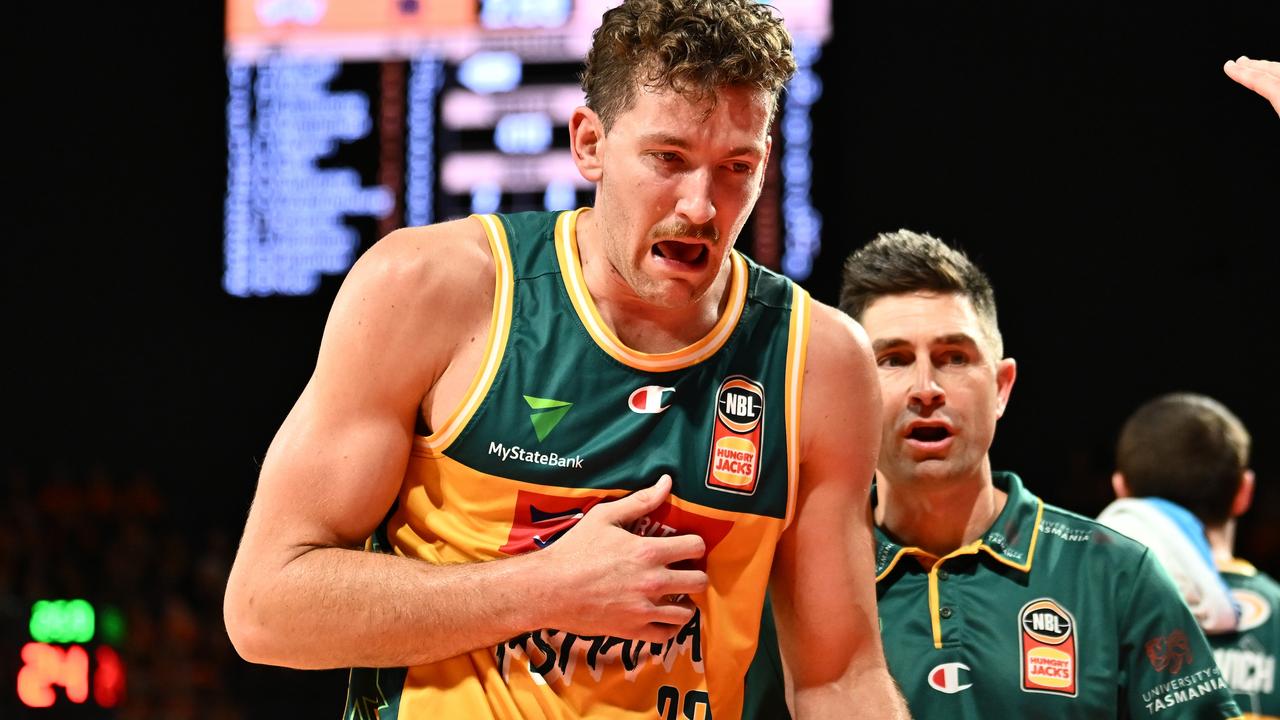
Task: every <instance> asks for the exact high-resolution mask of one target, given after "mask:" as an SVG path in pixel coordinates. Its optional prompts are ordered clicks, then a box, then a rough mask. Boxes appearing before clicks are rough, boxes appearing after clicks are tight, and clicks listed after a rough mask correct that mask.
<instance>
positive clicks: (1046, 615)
mask: <svg viewBox="0 0 1280 720" xmlns="http://www.w3.org/2000/svg"><path fill="white" fill-rule="evenodd" d="M1018 625H1019V630H1020V633H1019V635H1020V637H1021V646H1022V647H1021V655H1022V657H1021V663H1020V665H1021V668H1022V690H1023V692H1037V693H1049V694H1054V695H1067V696H1069V697H1075V696H1076V694H1077V687H1076V676H1077V673H1078V672H1079V668H1078V666H1077V662H1076V659H1077V654H1078V652H1077V649H1076V620H1075V618H1074V617H1072V616H1071V613H1069V612H1067V609H1066V608H1064V607H1062V606H1061V605H1059V604H1058V603H1057V602H1055V601H1054V600H1052V599H1050V598H1039V599H1038V600H1032V601H1031V602H1029V603H1027V604H1026V605H1023V606H1022V611H1021V612H1019V613H1018Z"/></svg>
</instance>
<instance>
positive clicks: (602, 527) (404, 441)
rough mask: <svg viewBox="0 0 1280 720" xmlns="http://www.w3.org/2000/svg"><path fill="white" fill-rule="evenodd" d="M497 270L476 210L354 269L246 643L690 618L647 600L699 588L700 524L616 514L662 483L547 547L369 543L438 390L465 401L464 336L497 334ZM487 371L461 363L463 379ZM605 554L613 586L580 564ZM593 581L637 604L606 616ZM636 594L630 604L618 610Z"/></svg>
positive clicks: (411, 657) (657, 624) (385, 640)
mask: <svg viewBox="0 0 1280 720" xmlns="http://www.w3.org/2000/svg"><path fill="white" fill-rule="evenodd" d="M493 283H494V271H493V266H492V260H491V259H490V257H489V251H488V247H487V244H486V240H485V239H484V235H483V231H482V230H481V227H480V225H479V224H478V222H476V221H474V220H466V221H460V222H458V223H450V224H448V225H443V226H437V227H432V228H418V229H414V230H410V231H400V232H398V233H394V234H392V235H390V236H388V237H387V238H385V239H384V240H382V241H381V242H379V243H378V244H377V245H375V246H374V247H373V248H372V249H370V250H369V252H367V253H366V254H365V256H364V257H363V258H361V260H360V261H359V262H358V263H357V264H356V266H355V267H354V268H353V269H352V271H351V273H350V274H349V276H348V278H347V280H346V281H345V283H344V284H343V288H342V290H341V291H340V292H339V293H338V297H337V299H336V300H335V301H334V306H333V309H332V311H331V313H330V316H329V321H328V324H327V326H326V328H325V333H324V339H323V340H322V342H321V347H320V354H319V358H318V360H317V363H316V369H315V373H314V374H313V376H312V377H311V380H310V382H308V384H307V386H306V389H305V390H303V392H302V396H301V397H300V398H299V399H298V402H297V404H296V405H295V406H294V408H293V410H292V411H291V412H290V413H289V416H288V417H287V418H286V420H285V421H284V424H283V425H282V426H281V428H280V430H279V432H278V433H277V435H276V437H275V439H274V440H273V441H272V443H271V448H270V450H269V451H268V452H267V456H266V460H265V462H264V464H263V467H262V474H261V477H260V479H259V483H258V491H257V495H256V496H255V498H254V502H253V507H252V509H251V510H250V512H249V519H248V522H247V524H246V527H245V533H244V537H243V539H242V541H241V545H240V548H239V551H238V553H237V556H236V560H235V563H234V566H233V567H232V570H231V576H230V578H229V581H228V584H227V593H226V598H225V602H224V615H225V619H226V623H227V630H228V633H229V635H230V637H231V639H232V642H233V643H234V644H235V647H236V649H237V650H238V651H239V652H240V654H241V655H242V656H244V657H245V658H246V659H248V660H251V661H254V662H262V663H270V664H278V665H287V666H291V667H298V668H327V667H344V666H368V667H385V666H401V665H416V664H422V663H426V662H432V661H435V660H439V659H442V658H447V657H452V656H454V655H458V654H461V653H464V652H467V651H469V650H473V649H475V648H479V647H485V646H489V645H493V644H496V643H498V642H500V641H502V640H505V639H508V638H510V637H513V636H515V635H518V634H520V633H522V632H526V631H528V630H532V629H535V628H540V627H561V628H564V629H567V630H573V629H574V626H585V628H584V629H586V630H590V631H595V632H609V633H612V634H615V635H621V636H624V637H636V638H639V639H646V640H648V639H654V640H658V641H661V640H665V638H666V636H667V635H669V633H668V632H667V631H666V627H667V624H668V623H672V624H674V623H683V622H684V621H685V620H687V619H688V615H687V612H688V611H687V609H686V608H680V607H657V606H655V605H654V604H653V603H646V602H644V599H645V598H646V597H648V595H647V594H642V591H645V590H651V591H652V592H653V594H654V596H658V597H660V596H661V594H664V593H668V592H696V591H697V590H698V589H699V586H698V583H697V582H696V581H697V580H698V578H692V581H693V585H692V586H691V587H690V589H674V590H673V589H672V588H673V587H674V588H680V587H683V585H681V583H684V584H688V583H689V582H690V580H691V579H690V578H689V577H688V576H687V575H681V576H672V575H670V573H672V572H673V571H670V570H668V569H667V568H666V567H665V565H666V564H668V563H672V562H674V561H675V560H676V559H678V558H679V557H682V556H683V557H694V556H697V555H700V554H701V541H700V540H699V539H697V538H696V537H695V538H662V540H663V541H664V542H663V543H653V542H651V541H653V540H657V539H658V538H646V539H641V538H636V537H635V536H632V535H631V534H630V533H627V532H626V531H625V530H622V529H621V528H619V527H617V526H616V525H617V524H619V523H621V522H623V521H624V520H623V519H620V518H622V516H626V515H630V514H631V513H635V512H639V513H643V512H647V509H649V506H650V504H653V505H654V506H656V504H657V503H660V502H662V500H663V499H664V498H665V493H664V492H663V491H662V488H661V487H660V488H659V489H658V491H657V492H653V491H643V492H641V493H636V494H635V495H632V496H630V497H628V498H626V499H624V500H619V501H616V502H611V503H601V504H600V505H598V506H597V507H596V508H593V509H592V512H590V513H588V515H587V517H586V518H584V519H583V520H582V521H581V522H580V523H579V525H578V527H575V528H574V530H573V531H571V532H569V533H567V534H566V535H565V537H563V538H562V539H561V540H560V541H559V542H558V543H557V544H556V546H554V547H552V548H549V549H548V550H545V551H541V552H538V553H534V554H531V555H525V556H520V557H515V558H508V559H503V560H495V561H492V562H486V563H475V564H459V565H449V566H436V565H431V564H428V563H425V562H421V561H418V560H410V559H406V558H402V557H397V556H390V555H379V554H375V553H366V552H362V551H360V550H358V548H359V547H360V546H361V545H362V544H363V543H364V540H365V538H367V537H368V536H369V535H370V533H371V532H372V531H373V530H374V528H375V527H376V526H377V524H378V523H379V522H380V521H381V520H382V518H383V517H384V516H385V514H386V513H387V511H388V509H389V508H390V507H391V505H392V503H393V501H394V500H395V497H396V494H397V491H398V490H399V487H400V483H401V481H402V479H403V476H404V472H405V467H406V465H407V462H408V457H409V452H410V447H411V444H412V441H413V434H414V428H415V422H416V419H417V415H418V413H419V412H420V407H421V406H422V403H423V398H424V396H427V395H428V394H429V393H431V394H432V398H433V399H432V401H431V403H433V405H432V407H433V408H434V407H435V406H436V405H439V406H441V407H443V408H444V409H443V410H442V411H441V413H440V414H442V415H447V414H448V413H449V411H450V410H452V407H453V405H454V404H456V402H457V398H456V397H452V398H450V397H448V395H449V392H447V391H446V389H444V384H442V383H441V380H440V379H441V377H443V376H444V375H445V374H446V373H447V372H449V371H450V365H451V364H454V363H455V362H457V361H459V358H465V356H464V355H463V353H462V352H461V351H460V349H459V348H462V347H464V346H467V345H469V344H470V341H471V339H472V338H473V337H476V336H477V335H478V336H479V337H480V338H483V337H484V333H485V331H486V330H487V324H488V317H489V313H490V310H491V306H492V299H493ZM477 313H478V315H477ZM460 364H462V365H464V366H465V365H466V362H465V361H463V362H461V363H460ZM452 370H453V371H455V372H456V371H459V368H457V367H455V368H452ZM473 371H474V368H467V367H463V368H461V374H462V384H463V385H464V386H465V385H466V384H467V383H468V382H469V381H470V375H471V373H472V372H473ZM453 394H454V395H456V394H457V393H456V392H454V393H453ZM437 414H438V413H437V412H435V411H434V410H433V411H432V413H431V415H432V417H433V419H434V418H435V417H436V416H437ZM655 500H656V502H655ZM667 541H675V542H667ZM637 542H644V543H645V547H644V548H643V549H642V550H639V551H638V550H637V549H636V548H637V546H636V545H635V543H637ZM584 544H585V545H586V546H587V547H586V548H585V549H584V548H583V547H582V546H583V545H584ZM694 545H697V547H693V546H694ZM637 556H638V558H639V559H638V560H637V559H636V558H637ZM610 559H612V560H613V561H614V562H613V563H612V565H611V566H610V567H608V568H603V569H602V568H600V567H599V565H601V564H602V562H607V561H609V560H610ZM592 572H603V573H604V576H603V577H601V578H600V579H599V582H600V583H606V582H607V583H613V584H614V585H613V586H612V587H606V588H602V589H601V593H602V594H604V593H606V592H607V597H606V598H601V597H592V595H593V591H592V590H593V584H592V582H590V581H587V580H582V579H580V578H582V573H592ZM617 573H626V574H627V577H624V578H621V579H620V578H618V577H617V575H616V574H617ZM637 573H638V576H636V574H637ZM632 576H635V577H636V580H632ZM588 577H589V576H588ZM553 578H554V579H555V581H553V580H552V579H553ZM618 583H622V585H621V586H619V585H618ZM632 583H637V584H632ZM566 586H568V587H575V594H574V596H573V597H572V598H569V599H567V600H566V599H565V598H561V597H556V598H552V597H549V595H548V594H549V593H551V592H555V590H554V588H556V587H566ZM628 587H630V588H632V589H633V591H632V592H627V588H628ZM637 587H639V588H640V589H638V590H637V589H635V588H637ZM579 598H581V599H582V600H584V601H586V602H590V603H595V604H596V605H597V606H598V607H599V608H600V614H603V613H606V612H608V613H612V614H613V617H615V618H622V622H621V623H619V622H617V621H610V622H611V623H612V624H609V625H603V626H602V625H601V624H600V623H601V622H602V621H601V620H600V617H599V616H593V615H595V613H593V612H592V611H591V608H590V607H588V608H586V609H583V608H580V607H579V605H578V603H577V602H575V601H576V600H577V599H579ZM620 602H621V603H629V605H628V607H626V608H623V609H622V610H619V609H618V607H617V605H618V603H620ZM676 627H678V625H676Z"/></svg>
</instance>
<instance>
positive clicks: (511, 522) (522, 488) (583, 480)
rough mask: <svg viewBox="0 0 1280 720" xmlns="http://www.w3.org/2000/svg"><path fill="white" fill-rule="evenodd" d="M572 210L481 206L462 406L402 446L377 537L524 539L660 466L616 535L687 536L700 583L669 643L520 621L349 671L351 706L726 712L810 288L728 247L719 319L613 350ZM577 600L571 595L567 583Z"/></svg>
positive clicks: (490, 555)
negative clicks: (486, 265) (516, 628)
mask: <svg viewBox="0 0 1280 720" xmlns="http://www.w3.org/2000/svg"><path fill="white" fill-rule="evenodd" d="M580 212H581V211H576V212H565V213H558V214H557V213H523V214H517V215H508V216H498V215H490V216H481V217H480V221H481V222H482V223H483V224H484V226H485V229H486V231H487V234H488V238H489V243H490V249H491V251H492V254H493V257H494V261H495V266H496V299H495V303H494V308H493V319H492V323H491V332H490V336H489V339H488V346H487V350H486V353H485V358H484V360H483V362H482V364H481V369H480V371H479V372H478V373H477V375H476V377H475V379H474V382H473V383H472V385H471V388H470V390H469V391H468V393H467V394H466V396H465V398H464V399H463V401H462V402H461V403H460V406H459V408H458V409H457V411H456V413H455V414H454V415H453V416H452V417H450V418H449V420H448V421H446V422H445V423H443V425H442V426H441V427H439V428H433V432H432V434H431V435H429V436H423V437H419V438H417V439H416V442H415V446H414V449H413V453H412V457H411V458H410V461H409V466H408V469H407V471H406V474H405V479H404V483H403V486H402V488H401V491H400V494H399V497H398V500H397V503H396V506H395V507H394V508H393V510H392V512H391V513H390V514H389V516H388V518H387V520H386V521H385V522H384V524H383V525H382V527H380V528H379V530H378V532H377V534H376V535H375V537H374V538H373V540H372V541H371V546H372V547H373V548H374V549H378V550H382V551H384V552H394V553H395V554H397V555H401V556H404V557H408V558H416V559H419V560H422V561H425V562H431V563H438V564H443V563H459V562H480V561H485V560H492V559H497V558H503V557H509V556H513V555H519V554H523V553H529V552H537V551H538V550H540V549H542V548H545V547H547V546H548V545H550V544H551V543H554V542H555V541H556V540H557V539H558V538H559V537H561V536H562V535H563V534H564V533H565V532H567V531H568V530H569V529H570V528H571V527H573V525H574V524H575V523H576V522H577V521H578V519H580V518H581V517H582V516H583V514H584V513H586V512H587V511H588V510H590V509H591V507H592V506H594V505H595V504H596V503H598V502H601V501H606V500H610V499H614V498H618V497H621V496H623V495H626V494H628V493H630V492H633V491H635V490H638V489H641V488H645V487H648V486H650V485H652V484H653V483H654V482H655V481H656V480H657V478H658V477H659V476H660V475H662V474H663V473H669V474H670V475H671V476H672V478H673V479H674V483H673V489H672V493H671V498H670V500H669V501H668V503H667V504H665V505H664V506H663V507H661V508H660V509H659V510H658V511H656V512H654V513H652V514H650V515H649V516H647V517H644V518H641V519H640V520H638V521H636V523H635V524H634V525H633V527H631V528H630V529H631V530H632V531H633V532H636V533H638V534H644V535H671V534H677V533H679V534H685V533H696V534H698V535H700V536H701V537H702V538H703V539H704V540H705V541H706V547H707V553H706V555H705V557H704V558H703V559H702V560H701V561H699V563H698V564H699V566H700V567H702V568H703V569H705V571H706V572H707V574H708V576H709V580H710V587H709V589H708V590H707V592H705V593H703V594H701V595H698V596H694V597H693V598H692V599H693V600H694V602H695V603H696V605H697V607H698V610H697V612H696V613H695V614H694V617H693V619H692V620H691V621H690V622H689V623H688V624H687V625H686V626H685V627H684V628H682V629H681V630H680V631H679V632H678V633H677V634H676V636H675V637H674V638H673V639H672V640H670V641H668V642H666V643H664V644H659V643H641V642H635V641H631V640H627V639H624V638H615V637H581V636H577V635H575V634H573V633H568V632H564V631H563V630H560V629H557V628H546V629H540V630H536V631H533V632H530V633H525V634H523V635H521V636H518V637H514V638H511V639H510V640H508V641H506V642H503V643H500V644H499V645H497V646H496V647H488V648H481V649H478V650H475V651H472V652H470V653H468V654H466V655H461V656H458V657H454V658H450V659H448V660H443V661H440V662H436V663H432V664H430V665H424V666H420V667H411V668H401V669H381V670H378V669H364V668H358V669H354V670H353V671H352V678H351V686H350V690H349V694H348V702H347V708H346V715H345V717H347V718H374V717H377V718H380V719H381V720H386V719H387V718H417V717H422V718H428V717H429V718H585V717H593V718H654V717H659V718H669V719H671V720H675V719H676V718H711V717H713V716H714V717H716V718H736V717H738V716H739V714H740V713H741V709H742V687H743V676H744V674H745V673H746V669H747V665H748V664H749V662H750V660H751V658H752V655H753V653H754V650H755V645H756V640H757V637H758V631H759V620H760V611H761V606H762V603H763V601H764V594H765V587H766V584H767V582H768V577H769V571H770V567H771V565H772V562H773V553H774V547H775V545H776V543H777V541H778V537H779V535H780V534H781V533H782V531H783V530H784V529H785V528H786V526H787V523H788V522H789V521H790V517H791V513H792V511H793V507H794V497H795V492H796V483H797V480H798V478H797V472H798V454H797V445H798V439H799V438H798V430H799V429H798V419H799V409H800V393H801V381H802V378H803V375H804V358H805V343H806V339H807V336H808V327H809V312H810V300H809V298H808V296H807V294H806V293H805V292H804V291H803V290H801V289H800V288H799V287H798V286H796V285H794V284H793V283H791V282H789V281H788V280H786V279H785V278H782V277H780V276H778V275H775V274H773V273H771V272H769V271H767V270H764V269H762V268H760V267H758V266H756V265H755V264H753V263H752V262H750V261H749V260H748V259H746V258H745V257H743V256H742V255H740V254H737V253H733V254H732V255H731V258H730V263H731V280H730V282H729V285H728V289H727V291H726V292H727V295H728V297H727V300H726V302H725V303H724V311H723V314H722V317H721V318H720V320H719V322H718V323H717V324H716V325H715V326H714V327H713V328H712V329H711V330H710V331H709V332H708V333H707V335H706V336H705V337H703V338H702V339H700V340H699V341H697V342H695V343H694V344H692V345H690V346H688V347H686V348H683V349H681V350H679V351H676V352H671V353H663V354H648V353H641V352H637V351H635V350H633V349H631V348H629V347H627V346H626V345H624V344H623V343H622V342H621V341H620V340H619V339H618V338H617V337H616V336H615V335H614V333H613V332H612V331H611V330H610V329H609V327H608V326H607V325H606V324H605V323H604V321H603V320H602V319H601V317H600V314H599V313H598V312H597V309H596V307H595V304H594V303H593V301H592V299H591V295H590V293H589V292H588V291H587V287H586V283H585V281H584V279H583V276H582V268H581V265H580V263H579V259H578V248H577V240H576V233H575V227H576V221H577V218H578V215H579V213H580ZM565 590H566V592H572V588H566V589H565Z"/></svg>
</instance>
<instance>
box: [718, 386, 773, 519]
mask: <svg viewBox="0 0 1280 720" xmlns="http://www.w3.org/2000/svg"><path fill="white" fill-rule="evenodd" d="M712 425H713V427H712V431H711V458H710V461H709V462H708V463H707V487H709V488H711V489H712V490H722V491H724V492H731V493H740V494H742V495H751V494H752V493H754V492H755V491H756V481H757V480H758V479H759V478H760V450H761V448H760V440H761V438H762V437H764V387H763V386H761V385H760V383H758V382H756V381H754V380H751V379H749V378H747V377H744V376H742V375H733V376H731V377H728V378H726V379H725V381H724V382H722V383H720V389H719V390H718V391H717V392H716V415H715V420H714V421H713V423H712Z"/></svg>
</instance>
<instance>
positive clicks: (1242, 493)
mask: <svg viewBox="0 0 1280 720" xmlns="http://www.w3.org/2000/svg"><path fill="white" fill-rule="evenodd" d="M1253 487H1254V476H1253V471H1252V470H1249V469H1247V468H1246V469H1245V471H1244V472H1242V473H1240V487H1238V488H1236V496H1235V497H1234V498H1232V500H1231V517H1233V518H1237V517H1240V516H1241V515H1243V514H1245V513H1246V512H1248V510H1249V506H1250V505H1252V504H1253Z"/></svg>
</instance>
